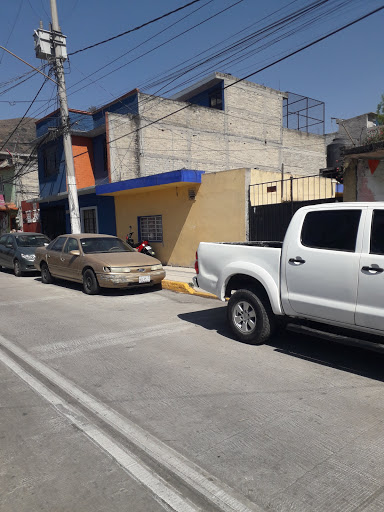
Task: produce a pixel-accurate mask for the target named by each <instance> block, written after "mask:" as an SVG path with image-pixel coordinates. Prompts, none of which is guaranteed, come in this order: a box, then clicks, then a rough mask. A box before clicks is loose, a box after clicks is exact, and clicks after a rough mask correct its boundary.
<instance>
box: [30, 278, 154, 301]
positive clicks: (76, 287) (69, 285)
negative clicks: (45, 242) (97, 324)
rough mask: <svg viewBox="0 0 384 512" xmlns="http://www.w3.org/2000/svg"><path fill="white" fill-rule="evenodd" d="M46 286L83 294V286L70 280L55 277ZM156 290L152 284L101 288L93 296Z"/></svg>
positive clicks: (116, 295)
mask: <svg viewBox="0 0 384 512" xmlns="http://www.w3.org/2000/svg"><path fill="white" fill-rule="evenodd" d="M35 281H39V282H41V277H35ZM42 286H43V285H42ZM47 286H57V287H59V288H66V289H67V290H73V291H74V292H77V293H82V294H84V292H83V286H82V285H81V284H80V283H74V282H72V281H64V280H61V279H57V278H55V281H54V282H53V283H52V284H45V285H44V287H47ZM157 291H161V290H157V289H153V287H152V286H146V287H142V288H126V289H120V288H101V289H100V292H99V293H98V294H97V295H95V296H96V297H97V296H100V295H101V296H105V297H108V296H112V297H120V296H125V295H142V294H146V293H156V292H157ZM84 296H87V295H86V294H84Z"/></svg>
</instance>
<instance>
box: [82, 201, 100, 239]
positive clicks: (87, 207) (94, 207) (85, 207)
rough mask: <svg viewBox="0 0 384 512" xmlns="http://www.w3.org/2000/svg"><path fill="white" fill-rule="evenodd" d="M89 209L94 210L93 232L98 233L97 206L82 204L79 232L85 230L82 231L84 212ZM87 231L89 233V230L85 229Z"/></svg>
mask: <svg viewBox="0 0 384 512" xmlns="http://www.w3.org/2000/svg"><path fill="white" fill-rule="evenodd" d="M89 210H94V212H95V221H96V222H95V223H96V233H94V234H98V233H99V218H98V212H97V206H84V207H83V208H80V222H81V232H82V233H85V231H84V224H85V223H84V212H85V211H89ZM87 233H89V231H87Z"/></svg>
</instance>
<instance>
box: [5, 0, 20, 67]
mask: <svg viewBox="0 0 384 512" xmlns="http://www.w3.org/2000/svg"><path fill="white" fill-rule="evenodd" d="M23 3H24V0H21V1H20V4H19V8H18V10H17V13H16V18H15V21H14V22H13V25H12V28H11V30H10V32H9V36H8V38H7V40H6V41H5V43H4V46H7V44H8V42H9V40H10V39H11V36H12V34H13V31H14V29H15V26H16V23H17V21H18V19H19V16H20V12H21V8H22V6H23ZM3 57H4V50H3V53H2V55H1V57H0V64H1V62H2V60H3Z"/></svg>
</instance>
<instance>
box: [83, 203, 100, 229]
mask: <svg viewBox="0 0 384 512" xmlns="http://www.w3.org/2000/svg"><path fill="white" fill-rule="evenodd" d="M80 213H81V231H82V233H98V232H99V228H98V224H97V206H91V207H89V208H81V209H80Z"/></svg>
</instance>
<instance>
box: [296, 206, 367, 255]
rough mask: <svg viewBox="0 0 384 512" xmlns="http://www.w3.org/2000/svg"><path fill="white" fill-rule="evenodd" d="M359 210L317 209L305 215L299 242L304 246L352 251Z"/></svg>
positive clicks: (359, 215)
mask: <svg viewBox="0 0 384 512" xmlns="http://www.w3.org/2000/svg"><path fill="white" fill-rule="evenodd" d="M360 217H361V210H345V209H340V210H319V211H315V212H309V213H307V215H306V216H305V219H304V223H303V228H302V231H301V243H302V244H303V245H305V246H306V247H313V248H315V249H327V250H330V251H345V252H354V251H355V250H356V239H357V231H358V229H359V222H360Z"/></svg>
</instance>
